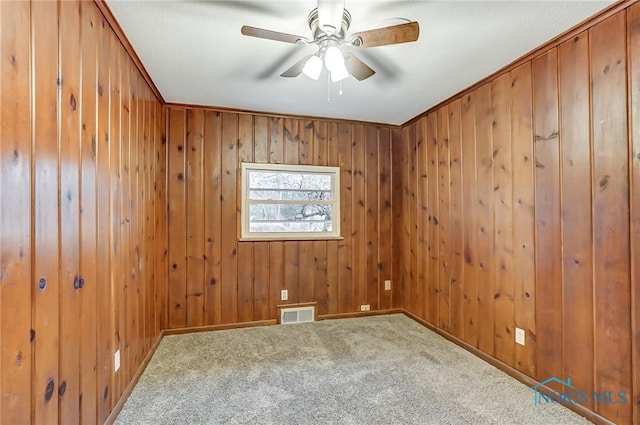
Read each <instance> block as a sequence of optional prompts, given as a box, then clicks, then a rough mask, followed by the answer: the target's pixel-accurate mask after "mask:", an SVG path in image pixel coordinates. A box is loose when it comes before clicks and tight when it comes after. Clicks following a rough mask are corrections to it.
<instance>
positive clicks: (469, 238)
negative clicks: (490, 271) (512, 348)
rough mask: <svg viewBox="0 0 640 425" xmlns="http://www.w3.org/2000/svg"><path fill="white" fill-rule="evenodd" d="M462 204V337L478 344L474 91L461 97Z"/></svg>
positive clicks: (468, 341)
mask: <svg viewBox="0 0 640 425" xmlns="http://www.w3.org/2000/svg"><path fill="white" fill-rule="evenodd" d="M461 119H462V128H461V131H462V140H464V142H463V144H462V181H463V182H462V185H463V187H462V193H463V197H462V207H463V208H464V211H465V212H466V217H465V220H464V224H463V232H462V233H463V239H464V267H463V270H462V291H463V295H462V296H463V298H464V302H463V306H462V314H463V318H464V322H463V326H462V338H463V339H464V341H466V342H467V343H468V344H470V345H472V346H474V347H477V346H478V320H479V317H478V286H477V281H476V265H477V264H478V258H477V255H476V253H477V251H478V246H477V236H476V209H477V207H476V169H475V166H476V130H475V129H476V125H475V121H476V116H475V93H473V94H469V95H467V96H466V97H465V98H464V99H463V100H462V105H461Z"/></svg>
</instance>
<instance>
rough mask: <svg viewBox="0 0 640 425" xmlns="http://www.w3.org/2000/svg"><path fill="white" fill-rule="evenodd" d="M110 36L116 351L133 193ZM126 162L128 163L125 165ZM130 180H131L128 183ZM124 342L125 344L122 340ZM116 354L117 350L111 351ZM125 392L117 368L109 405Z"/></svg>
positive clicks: (114, 45) (113, 343)
mask: <svg viewBox="0 0 640 425" xmlns="http://www.w3.org/2000/svg"><path fill="white" fill-rule="evenodd" d="M107 34H108V40H109V45H110V47H109V56H108V61H109V62H108V63H109V90H107V93H108V96H109V109H108V112H107V113H108V114H109V155H110V157H111V163H110V169H109V170H110V178H111V185H110V186H109V188H110V191H109V203H110V214H111V220H110V223H111V229H110V230H111V243H110V250H111V270H112V272H111V280H110V291H111V303H110V308H109V316H108V322H109V332H110V338H111V347H112V348H113V351H114V352H115V351H116V350H120V349H121V348H122V347H121V341H120V330H121V329H120V320H119V318H120V314H121V307H122V300H121V294H122V293H123V291H124V287H125V286H127V283H128V282H129V280H128V279H129V274H128V267H127V266H128V264H125V262H126V259H127V252H129V253H130V251H131V250H130V246H129V243H128V241H129V231H130V230H129V228H130V222H129V223H127V219H128V214H127V213H126V212H125V209H126V207H127V201H128V200H129V199H128V196H129V194H130V189H131V188H130V185H129V184H128V182H129V181H130V179H129V168H128V165H129V164H128V158H129V156H128V152H129V151H128V148H129V145H128V139H127V140H126V141H124V142H123V141H122V137H121V136H122V134H121V131H120V130H121V128H120V123H121V121H120V118H121V117H120V101H121V98H120V77H121V67H120V56H119V55H118V48H119V47H120V43H119V42H118V39H117V38H116V36H115V35H114V34H113V33H111V32H108V33H107ZM125 164H126V165H125ZM125 182H127V183H125ZM122 345H124V344H122ZM111 355H113V354H111ZM121 393H122V371H118V372H115V370H114V369H112V370H111V400H110V404H109V407H110V409H112V408H113V405H114V404H115V402H116V401H117V400H118V399H119V398H120V394H121Z"/></svg>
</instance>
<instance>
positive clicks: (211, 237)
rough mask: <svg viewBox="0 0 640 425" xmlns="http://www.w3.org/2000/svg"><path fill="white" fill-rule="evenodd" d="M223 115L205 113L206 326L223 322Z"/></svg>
mask: <svg viewBox="0 0 640 425" xmlns="http://www.w3.org/2000/svg"><path fill="white" fill-rule="evenodd" d="M221 132H222V115H221V113H220V112H210V111H207V112H205V121H204V141H203V147H202V148H203V150H204V172H205V183H204V203H205V208H206V214H205V222H204V235H205V237H206V243H205V255H206V256H207V259H206V261H205V322H206V324H208V325H213V324H218V323H220V321H221V312H222V300H221V296H222V292H221V275H220V273H221V271H220V266H221V258H220V257H221V255H222V225H221V221H220V217H221V216H222V204H221V200H220V199H221V196H222V195H221V189H222V186H221V181H222V173H221V172H222V169H221V164H220V158H221V153H220V152H221V149H222V133H221Z"/></svg>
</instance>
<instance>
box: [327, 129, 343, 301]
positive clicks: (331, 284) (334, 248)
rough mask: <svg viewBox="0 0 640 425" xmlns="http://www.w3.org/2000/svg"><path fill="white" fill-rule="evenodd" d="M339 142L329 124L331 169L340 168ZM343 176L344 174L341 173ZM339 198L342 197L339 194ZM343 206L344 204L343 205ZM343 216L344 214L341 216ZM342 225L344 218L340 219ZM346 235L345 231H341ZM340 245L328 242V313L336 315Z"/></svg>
mask: <svg viewBox="0 0 640 425" xmlns="http://www.w3.org/2000/svg"><path fill="white" fill-rule="evenodd" d="M339 149H340V148H339V140H338V124H337V123H328V125H327V155H328V156H327V165H329V166H331V167H339V166H340V152H339ZM341 174H342V173H341ZM338 196H341V194H339V195H338ZM341 206H342V204H341ZM341 215H342V214H341ZM339 220H340V223H342V216H341V217H340V218H339ZM340 232H341V233H342V234H343V235H344V229H342V228H341V229H340ZM338 245H339V241H337V240H333V241H328V242H327V277H326V285H327V313H331V314H335V313H337V312H338V311H339V305H338V298H339V296H338V294H339V291H340V288H339V271H338V263H339V259H338Z"/></svg>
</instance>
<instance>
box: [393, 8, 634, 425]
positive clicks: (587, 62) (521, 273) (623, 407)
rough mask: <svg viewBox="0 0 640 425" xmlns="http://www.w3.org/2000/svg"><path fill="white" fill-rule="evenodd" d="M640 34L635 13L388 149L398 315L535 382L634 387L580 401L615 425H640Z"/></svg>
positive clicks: (443, 113) (428, 117) (485, 89)
mask: <svg viewBox="0 0 640 425" xmlns="http://www.w3.org/2000/svg"><path fill="white" fill-rule="evenodd" d="M639 34H640V4H638V3H635V4H633V5H632V6H631V7H629V8H628V9H626V10H622V11H620V12H618V13H616V14H614V15H612V16H610V17H608V18H606V19H605V20H603V21H601V22H599V23H597V24H593V25H592V26H591V27H589V28H585V30H584V31H583V32H581V33H579V34H577V35H576V36H575V37H573V38H571V39H569V40H567V41H565V42H563V43H562V44H560V45H559V46H556V47H553V48H550V49H548V50H547V51H545V52H541V53H540V54H539V55H538V56H537V57H535V58H533V59H531V60H530V61H528V62H525V63H523V64H522V65H520V66H519V67H518V68H515V69H513V70H510V71H508V72H505V73H503V74H502V75H499V76H497V77H496V78H494V79H493V80H492V81H490V82H487V83H486V84H484V85H482V86H480V87H478V88H477V89H475V90H473V91H472V92H470V93H468V94H465V95H464V96H463V97H459V98H456V99H454V100H452V101H451V102H450V103H448V104H445V105H444V106H442V107H440V108H438V109H437V110H432V111H428V112H427V113H425V114H424V115H423V116H422V117H420V118H418V119H417V120H414V121H413V122H411V123H409V124H407V125H406V126H405V127H403V129H402V132H401V141H399V144H400V146H394V147H393V148H392V150H393V153H394V163H395V164H399V165H400V166H401V167H402V170H397V171H396V172H394V178H395V179H396V180H399V181H394V186H393V187H394V191H399V192H400V193H397V192H396V193H394V194H393V198H394V201H395V202H396V205H394V208H397V209H396V210H395V211H396V214H395V215H394V223H393V232H394V241H396V242H395V245H396V246H395V247H394V255H395V256H400V257H401V260H398V259H397V258H394V264H398V266H397V267H395V268H394V276H393V279H394V282H401V283H402V290H403V293H404V295H407V294H409V296H408V297H406V296H405V297H403V298H402V301H403V302H404V304H403V305H404V308H405V309H407V310H408V311H410V312H411V313H413V314H415V315H417V316H419V317H421V318H422V319H424V320H426V321H427V322H429V323H431V324H432V325H434V326H436V327H438V328H440V329H441V330H442V331H444V332H447V333H449V334H451V335H452V336H454V337H457V338H459V339H461V340H463V341H465V342H466V343H468V344H470V345H472V346H474V347H476V348H478V349H480V350H481V351H483V352H484V353H486V354H489V355H491V356H494V357H495V358H496V359H498V360H500V361H501V362H503V363H504V364H506V365H508V366H511V367H512V368H514V369H516V370H518V371H520V372H522V373H524V374H526V375H528V376H530V377H532V378H534V379H536V380H538V381H544V380H546V379H547V378H549V377H551V376H556V377H561V378H562V379H568V378H571V379H572V384H573V385H574V387H575V388H578V389H580V390H584V391H587V392H588V393H589V394H592V392H593V391H596V392H598V393H603V392H609V391H610V392H611V394H612V395H613V401H622V400H621V399H618V398H617V397H618V392H620V391H622V392H624V394H625V398H626V403H619V404H614V403H602V402H600V403H598V402H594V400H593V397H590V401H589V402H588V403H585V404H584V407H585V408H587V409H590V410H592V411H594V412H596V413H598V414H599V415H601V416H603V417H605V418H607V419H609V420H610V421H613V422H615V423H618V424H632V423H638V422H639V421H640V403H639V401H640V351H639V349H638V346H639V344H638V342H639V341H640V333H639V332H640V320H639V317H640V316H639V315H638V313H637V309H638V299H639V298H638V296H639V294H640V275H639V273H638V270H639V269H640V267H639V255H638V253H639V252H640V233H639V230H638V229H640V219H639V217H640V215H639V214H638V211H640V194H639V191H638V187H640V184H639V183H638V182H639V181H640V177H639V174H638V170H640V136H639V134H640V133H639V130H638V129H639V128H640V125H638V122H640V116H639V111H640V95H638V93H639V92H638V87H639V86H640V83H639V81H640V78H639V75H640V71H639V69H640V66H639V64H640V58H639V56H638V55H639V54H640V50H639V49H638V42H637V40H638V39H640V35H639ZM447 116H448V123H446V122H445V121H446V117H447ZM425 144H426V145H427V148H426V149H425V148H424V147H423V145H425ZM416 156H417V158H416ZM425 165H426V166H425ZM416 184H417V187H416ZM414 198H415V199H414ZM397 204H400V205H397ZM459 209H460V210H459ZM400 210H401V211H402V213H401V214H400V213H398V212H399V211H400ZM407 210H408V211H407ZM415 216H417V217H416V218H414V217H415ZM425 228H426V231H425ZM425 238H426V240H424V239H425ZM423 246H424V247H426V249H425V248H422V247H423ZM414 250H417V251H416V252H417V253H418V256H417V259H416V260H415V261H414V260H413V255H414V254H413V253H414ZM458 254H460V255H461V257H460V260H456V257H457V255H458ZM425 273H426V274H425ZM423 275H425V276H426V278H424V277H423ZM419 297H426V298H427V299H426V300H425V302H424V304H422V303H420V305H418V304H417V303H416V300H417V299H419ZM516 326H517V327H520V328H522V329H524V330H525V334H526V345H524V346H521V345H518V344H515V342H514V333H515V327H516ZM552 387H553V388H554V389H557V390H566V388H562V387H561V386H553V385H552Z"/></svg>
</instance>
